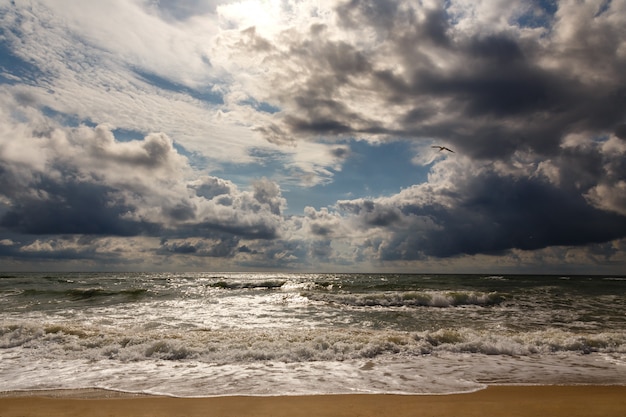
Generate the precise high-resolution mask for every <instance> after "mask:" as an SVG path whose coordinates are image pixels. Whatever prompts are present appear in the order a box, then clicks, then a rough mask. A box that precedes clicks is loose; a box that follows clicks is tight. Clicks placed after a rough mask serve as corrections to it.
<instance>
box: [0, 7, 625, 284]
mask: <svg viewBox="0 0 626 417" xmlns="http://www.w3.org/2000/svg"><path fill="white" fill-rule="evenodd" d="M436 145H441V146H446V147H448V148H450V149H452V150H453V151H454V153H452V152H448V151H446V150H444V151H438V150H437V149H436V148H433V146H436ZM0 265H1V266H0V269H2V270H50V271H52V270H173V271H184V270H188V271H193V270H197V271H238V270H285V271H294V270H302V271H348V272H372V271H381V272H392V271H397V272H493V273H497V272H524V273H532V272H553V273H576V272H579V273H620V272H621V273H624V272H625V271H626V1H625V0H613V1H610V0H592V1H583V0H571V1H570V0H563V1H555V0H526V1H515V0H484V1H475V0H447V1H445V2H440V1H430V0H421V1H417V0H415V1H411V0H302V1H296V0H245V1H231V0H100V1H97V2H96V1H93V2H92V1H83V0H62V1H61V0H14V1H11V0H0Z"/></svg>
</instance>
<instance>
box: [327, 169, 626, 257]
mask: <svg viewBox="0 0 626 417" xmlns="http://www.w3.org/2000/svg"><path fill="white" fill-rule="evenodd" d="M464 188H466V190H465V191H464V193H465V194H464V195H462V196H461V195H458V194H457V195H455V198H457V201H456V204H454V205H452V206H448V205H443V204H438V203H436V202H431V203H420V204H418V203H417V202H415V201H412V199H406V200H401V199H400V198H398V199H397V200H393V199H392V200H390V201H385V202H383V201H379V202H372V201H368V200H354V201H349V202H347V201H346V202H340V203H339V204H338V208H339V209H340V210H342V211H345V212H348V213H350V214H351V215H353V216H355V217H356V218H357V219H358V221H359V224H360V227H362V228H365V229H367V228H371V227H375V226H382V227H385V228H386V229H387V230H388V231H389V232H390V233H389V235H388V236H387V237H384V238H381V239H380V240H375V241H368V243H367V244H368V245H371V244H375V246H376V249H377V250H378V251H379V256H380V258H381V259H383V260H398V259H403V260H415V259H422V258H423V257H424V256H435V257H450V256H458V255H463V254H469V255H473V254H478V253H491V254H497V253H504V252H505V251H507V250H510V249H522V250H534V249H542V248H546V247H549V246H561V245H562V246H579V245H586V244H589V243H600V242H606V241H610V240H613V239H618V238H622V237H624V236H626V222H625V221H624V217H623V216H620V215H618V214H607V213H606V212H605V211H603V210H600V209H597V208H594V207H591V206H590V205H589V204H588V202H587V201H586V200H585V199H584V198H583V197H582V196H580V195H579V194H577V193H575V192H571V190H564V189H562V188H556V187H554V186H552V185H550V184H549V183H547V182H546V181H541V180H537V179H516V180H512V179H511V178H507V177H501V176H498V175H494V174H493V173H491V174H485V175H482V176H479V177H476V178H473V179H471V180H470V181H468V182H467V183H465V184H464Z"/></svg>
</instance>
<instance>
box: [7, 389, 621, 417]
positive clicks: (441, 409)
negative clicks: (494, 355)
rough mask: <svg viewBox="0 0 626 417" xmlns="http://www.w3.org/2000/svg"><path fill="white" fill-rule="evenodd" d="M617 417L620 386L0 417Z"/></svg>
mask: <svg viewBox="0 0 626 417" xmlns="http://www.w3.org/2000/svg"><path fill="white" fill-rule="evenodd" d="M17 416H21V417H39V416H46V417H68V416H81V417H82V416H92V417H99V416H146V417H147V416H150V417H161V416H163V417H165V416H167V417H172V416H187V417H193V416H214V417H235V416H237V417H243V416H249V417H270V416H271V417H283V416H284V417H287V416H289V417H300V416H303V417H304V416H307V417H321V416H333V417H342V416H345V417H348V416H350V417H356V416H359V417H386V416H389V417H391V416H393V417H403V416H414V417H419V416H424V417H459V416H463V417H472V416H480V417H490V416H494V417H495V416H498V417H516V416H520V417H537V416H551V417H560V416H562V417H566V416H567V417H576V416H581V417H583V416H584V417H590V416H598V417H600V416H602V417H624V416H626V386H598V385H590V386H490V387H488V388H486V389H484V390H481V391H477V392H473V393H467V394H452V395H375V394H371V395H370V394H356V395H319V396H317V395H313V396H276V397H245V396H235V397H211V398H171V397H148V396H136V395H126V394H120V393H114V392H109V391H99V390H85V391H51V392H29V393H4V394H3V395H2V396H0V417H17Z"/></svg>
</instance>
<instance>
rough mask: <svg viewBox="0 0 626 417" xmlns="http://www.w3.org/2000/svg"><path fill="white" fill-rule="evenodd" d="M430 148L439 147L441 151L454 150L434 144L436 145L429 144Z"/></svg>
mask: <svg viewBox="0 0 626 417" xmlns="http://www.w3.org/2000/svg"><path fill="white" fill-rule="evenodd" d="M431 148H439V152H441V151H448V152H452V153H454V151H453V150H452V149H450V148H446V147H445V146H439V145H436V146H431Z"/></svg>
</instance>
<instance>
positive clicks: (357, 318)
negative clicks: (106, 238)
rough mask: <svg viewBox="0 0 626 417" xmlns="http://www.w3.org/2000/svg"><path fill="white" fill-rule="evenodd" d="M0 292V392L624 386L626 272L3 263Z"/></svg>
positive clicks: (395, 390) (310, 391)
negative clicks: (7, 270)
mask: <svg viewBox="0 0 626 417" xmlns="http://www.w3.org/2000/svg"><path fill="white" fill-rule="evenodd" d="M0 305H1V309H0V391H11V390H31V389H60V388H106V389H113V390H120V391H128V392H143V393H154V394H167V395H176V396H187V397H191V396H211V395H235V394H246V395H278V394H315V393H352V392H381V393H451V392H461V391H471V390H475V389H479V388H481V387H482V386H483V385H484V384H486V383H513V384H555V383H559V384H560V383H580V384H583V383H601V384H626V278H624V277H590V276H572V277H556V276H481V275H388V274H385V275H376V274H182V273H181V274H155V273H149V274H148V273H145V274H143V273H141V274H140V273H133V274H120V273H98V274H81V273H74V274H68V273H62V274H5V275H3V276H0Z"/></svg>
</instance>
